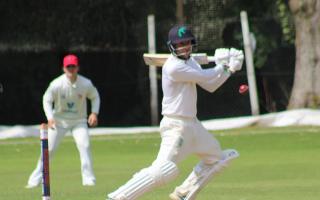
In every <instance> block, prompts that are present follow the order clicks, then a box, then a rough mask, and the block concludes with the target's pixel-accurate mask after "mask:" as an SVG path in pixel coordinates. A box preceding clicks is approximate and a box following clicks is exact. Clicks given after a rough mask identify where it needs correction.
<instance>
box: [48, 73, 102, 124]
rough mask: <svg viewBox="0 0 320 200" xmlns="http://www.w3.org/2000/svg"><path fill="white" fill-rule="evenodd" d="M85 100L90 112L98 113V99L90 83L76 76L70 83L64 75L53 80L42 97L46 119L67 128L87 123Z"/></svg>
mask: <svg viewBox="0 0 320 200" xmlns="http://www.w3.org/2000/svg"><path fill="white" fill-rule="evenodd" d="M87 98H88V99H89V100H90V101H91V112H94V113H97V114H98V113H99V108H100V97H99V93H98V91H97V89H96V88H95V87H94V86H93V84H92V82H91V81H90V80H89V79H87V78H85V77H84V76H81V75H79V74H78V76H77V80H76V82H75V83H73V84H72V83H71V82H70V80H69V79H68V78H67V76H66V75H65V74H62V75H61V76H59V77H57V78H56V79H54V80H53V81H52V82H51V83H50V85H49V87H48V89H47V90H46V92H45V94H44V96H43V108H44V112H45V115H46V117H47V119H55V120H56V123H57V125H59V126H62V127H68V126H71V125H74V124H75V123H79V122H86V121H87Z"/></svg>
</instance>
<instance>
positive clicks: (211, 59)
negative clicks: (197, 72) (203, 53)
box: [208, 56, 216, 63]
mask: <svg viewBox="0 0 320 200" xmlns="http://www.w3.org/2000/svg"><path fill="white" fill-rule="evenodd" d="M215 61H216V59H215V57H214V56H208V62H209V63H210V62H215Z"/></svg>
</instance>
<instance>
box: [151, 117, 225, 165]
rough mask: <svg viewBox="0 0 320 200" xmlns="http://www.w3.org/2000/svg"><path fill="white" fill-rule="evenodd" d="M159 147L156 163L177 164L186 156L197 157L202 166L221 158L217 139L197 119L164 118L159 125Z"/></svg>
mask: <svg viewBox="0 0 320 200" xmlns="http://www.w3.org/2000/svg"><path fill="white" fill-rule="evenodd" d="M160 133H161V138H162V140H161V145H160V150H159V153H158V156H157V159H156V161H163V160H169V161H172V162H174V163H176V164H177V163H179V162H180V161H182V160H184V159H185V158H186V157H187V156H188V155H190V154H195V155H197V156H198V157H199V158H200V159H201V161H202V162H203V163H204V164H208V165H211V164H214V163H215V162H217V161H219V160H220V159H221V158H222V150H221V147H220V144H219V142H218V141H217V139H216V138H215V137H214V136H213V135H212V134H210V133H209V132H208V131H207V130H206V129H205V128H204V127H203V125H202V124H201V122H200V121H199V120H198V119H197V118H186V117H172V116H164V117H163V119H162V120H161V123H160Z"/></svg>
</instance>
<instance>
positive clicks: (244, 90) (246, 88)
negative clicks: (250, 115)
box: [239, 84, 249, 94]
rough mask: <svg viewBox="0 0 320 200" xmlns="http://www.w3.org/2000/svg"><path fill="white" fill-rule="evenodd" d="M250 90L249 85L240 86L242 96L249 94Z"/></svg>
mask: <svg viewBox="0 0 320 200" xmlns="http://www.w3.org/2000/svg"><path fill="white" fill-rule="evenodd" d="M248 89H249V87H248V85H246V84H242V85H240V87H239V93H240V94H245V93H247V92H248Z"/></svg>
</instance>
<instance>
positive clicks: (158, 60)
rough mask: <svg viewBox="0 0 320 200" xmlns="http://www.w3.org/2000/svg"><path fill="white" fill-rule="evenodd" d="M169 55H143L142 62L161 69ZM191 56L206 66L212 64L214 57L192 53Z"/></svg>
mask: <svg viewBox="0 0 320 200" xmlns="http://www.w3.org/2000/svg"><path fill="white" fill-rule="evenodd" d="M170 55H171V54H160V53H155V54H152V53H145V54H143V60H144V62H145V64H146V65H149V66H150V65H151V66H157V67H162V66H163V64H164V63H165V62H166V60H167V59H168V58H169V56H170ZM191 56H192V57H193V58H194V59H195V60H196V61H197V62H198V63H199V64H200V65H206V64H209V63H210V62H214V61H215V58H214V56H208V55H207V54H206V53H193V54H191Z"/></svg>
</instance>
